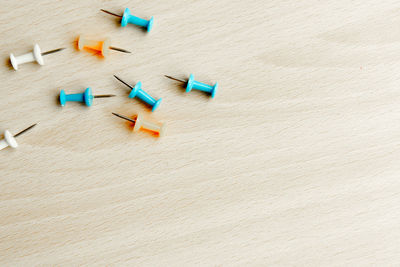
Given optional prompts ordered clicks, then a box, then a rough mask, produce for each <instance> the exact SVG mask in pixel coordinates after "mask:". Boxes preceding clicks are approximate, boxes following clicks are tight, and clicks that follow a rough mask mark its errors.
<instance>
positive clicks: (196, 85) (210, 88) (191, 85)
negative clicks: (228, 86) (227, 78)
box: [164, 74, 218, 98]
mask: <svg viewBox="0 0 400 267" xmlns="http://www.w3.org/2000/svg"><path fill="white" fill-rule="evenodd" d="M164 76H165V77H167V78H169V79H172V80H175V81H178V82H181V83H186V93H189V92H190V91H192V89H196V90H199V91H203V92H206V93H209V94H211V97H212V98H214V96H215V94H216V93H217V89H218V83H215V84H214V85H208V84H205V83H201V82H198V81H195V80H194V75H193V74H190V76H189V80H188V81H184V80H181V79H177V78H174V77H171V76H168V75H164Z"/></svg>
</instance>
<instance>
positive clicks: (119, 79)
mask: <svg viewBox="0 0 400 267" xmlns="http://www.w3.org/2000/svg"><path fill="white" fill-rule="evenodd" d="M114 77H115V79H117V80H118V81H120V82H121V83H123V84H125V85H126V86H128V87H129V88H130V89H133V87H132V86H130V85H129V84H128V83H126V82H124V81H123V80H122V79H121V78H119V77H118V76H117V75H114Z"/></svg>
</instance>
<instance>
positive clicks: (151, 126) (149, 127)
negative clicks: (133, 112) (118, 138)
mask: <svg viewBox="0 0 400 267" xmlns="http://www.w3.org/2000/svg"><path fill="white" fill-rule="evenodd" d="M112 114H114V115H115V116H117V117H119V118H121V119H124V120H127V121H130V122H132V123H134V124H135V126H134V127H133V131H134V132H138V131H139V130H141V129H143V130H145V131H150V132H153V133H156V134H158V136H160V137H161V136H163V135H164V130H165V127H164V124H163V123H154V122H151V121H148V120H145V119H143V117H142V116H141V115H140V114H138V115H137V116H136V119H131V118H128V117H126V116H123V115H120V114H117V113H114V112H113V113H112Z"/></svg>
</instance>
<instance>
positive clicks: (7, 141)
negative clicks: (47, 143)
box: [0, 124, 36, 150]
mask: <svg viewBox="0 0 400 267" xmlns="http://www.w3.org/2000/svg"><path fill="white" fill-rule="evenodd" d="M35 126H36V124H33V125H31V126H29V127H28V128H26V129H24V130H22V131H20V132H19V133H17V134H16V135H14V136H13V135H12V134H11V133H10V132H9V131H8V130H5V131H4V139H3V140H0V150H2V149H4V148H6V147H9V146H10V147H12V148H17V147H18V143H17V140H16V139H15V138H16V137H17V136H20V135H21V134H23V133H25V132H27V131H29V130H30V129H32V128H33V127H35Z"/></svg>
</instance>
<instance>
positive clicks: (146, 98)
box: [114, 75, 161, 111]
mask: <svg viewBox="0 0 400 267" xmlns="http://www.w3.org/2000/svg"><path fill="white" fill-rule="evenodd" d="M114 77H115V78H116V79H117V80H118V81H120V82H121V83H123V84H125V85H126V86H128V87H129V88H130V89H131V92H130V94H129V98H135V97H138V98H139V99H140V100H142V101H143V102H145V103H147V104H148V105H149V106H151V107H152V109H151V111H155V110H156V109H157V108H158V107H159V106H160V104H161V98H160V99H158V100H155V99H154V98H153V97H152V96H150V95H149V94H148V93H146V92H145V91H144V90H143V89H142V83H141V82H138V83H137V84H136V85H135V86H134V87H133V86H131V85H129V84H128V83H126V82H124V81H123V80H122V79H121V78H118V77H117V76H116V75H114Z"/></svg>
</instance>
